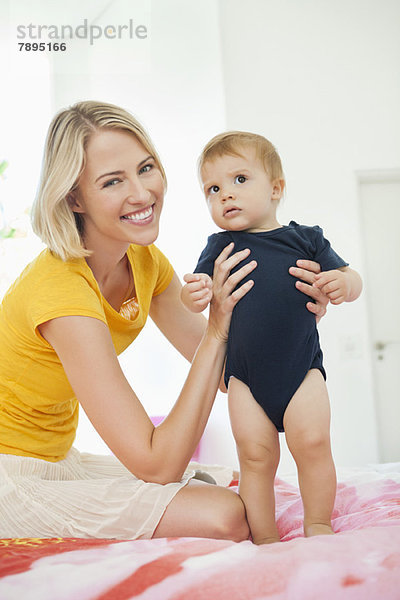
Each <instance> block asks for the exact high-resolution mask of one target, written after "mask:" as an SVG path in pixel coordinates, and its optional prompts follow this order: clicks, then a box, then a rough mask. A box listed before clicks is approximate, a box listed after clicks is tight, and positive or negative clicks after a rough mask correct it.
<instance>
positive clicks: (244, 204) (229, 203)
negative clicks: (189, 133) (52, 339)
mask: <svg viewBox="0 0 400 600" xmlns="http://www.w3.org/2000/svg"><path fill="white" fill-rule="evenodd" d="M201 179H202V183H203V190H204V194H205V197H206V200H207V204H208V208H209V210H210V213H211V216H212V218H213V221H214V223H216V225H218V227H220V228H221V229H225V230H229V231H248V232H250V233H256V232H259V231H266V230H270V229H275V228H276V227H279V223H278V222H277V220H276V209H277V206H278V203H279V200H280V198H281V197H282V194H283V186H284V182H283V181H282V180H277V181H275V182H272V181H271V180H270V178H269V176H268V174H267V173H266V172H265V169H264V166H263V165H262V163H261V161H260V160H259V159H258V157H257V156H256V153H255V150H254V149H253V148H249V149H244V151H243V155H241V156H230V155H223V156H220V157H217V158H215V159H214V160H212V161H209V162H206V163H205V164H204V165H203V168H202V170H201Z"/></svg>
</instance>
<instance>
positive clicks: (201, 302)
mask: <svg viewBox="0 0 400 600" xmlns="http://www.w3.org/2000/svg"><path fill="white" fill-rule="evenodd" d="M183 280H184V281H185V282H186V285H184V286H183V288H182V291H181V300H182V302H183V304H184V305H185V306H186V308H187V309H188V310H190V311H191V312H196V313H197V312H202V311H203V310H204V309H205V308H207V306H208V305H209V304H210V302H211V298H212V279H211V277H210V276H209V275H207V274H206V273H187V274H186V275H184V277H183Z"/></svg>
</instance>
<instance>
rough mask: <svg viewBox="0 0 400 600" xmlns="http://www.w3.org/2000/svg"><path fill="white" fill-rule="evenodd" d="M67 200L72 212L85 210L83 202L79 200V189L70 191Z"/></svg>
mask: <svg viewBox="0 0 400 600" xmlns="http://www.w3.org/2000/svg"><path fill="white" fill-rule="evenodd" d="M67 202H68V206H69V207H70V209H71V210H72V212H75V213H83V212H85V211H84V210H83V207H82V205H81V203H80V202H79V193H78V190H73V191H72V192H69V194H68V196H67Z"/></svg>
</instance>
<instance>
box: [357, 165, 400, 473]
mask: <svg viewBox="0 0 400 600" xmlns="http://www.w3.org/2000/svg"><path fill="white" fill-rule="evenodd" d="M360 199H361V214H362V227H363V235H364V244H365V248H364V251H365V258H366V271H367V272H366V274H365V293H366V294H367V302H368V309H369V319H370V327H371V338H372V348H371V352H372V358H373V367H374V382H375V390H374V393H375V403H376V415H377V421H378V423H377V425H378V443H379V450H380V460H381V461H382V462H395V461H400V172H397V171H395V172H393V171H392V172H390V171H389V172H386V173H385V172H384V171H383V172H381V173H376V174H375V175H370V176H367V175H364V176H362V175H361V176H360Z"/></svg>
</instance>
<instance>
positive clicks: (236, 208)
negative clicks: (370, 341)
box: [181, 131, 362, 544]
mask: <svg viewBox="0 0 400 600" xmlns="http://www.w3.org/2000/svg"><path fill="white" fill-rule="evenodd" d="M199 172H200V178H201V181H202V184H203V190H204V193H205V197H206V201H207V204H208V208H209V210H210V213H211V216H212V218H213V220H214V222H215V224H216V225H218V227H220V228H221V229H223V230H225V231H222V232H220V233H217V234H214V235H211V236H210V237H209V238H208V243H207V246H206V248H205V249H204V250H203V252H202V254H201V256H200V259H199V262H198V264H197V267H196V269H195V272H194V274H188V275H185V277H184V280H185V282H186V285H185V286H184V287H183V289H182V295H181V298H182V301H183V303H184V304H185V306H186V307H187V308H188V309H189V310H191V311H194V312H201V311H203V310H204V309H205V308H206V307H207V305H208V304H209V302H210V300H211V297H212V274H213V266H214V260H215V259H216V258H217V256H218V255H219V254H220V252H221V250H222V249H223V248H225V247H226V246H227V245H228V244H229V243H230V242H234V249H235V251H238V250H242V249H245V248H249V249H250V250H251V253H250V256H249V259H248V260H249V261H250V260H256V262H257V265H258V266H257V268H256V269H255V270H254V271H253V272H252V273H251V275H250V276H249V277H248V279H250V278H251V279H252V280H253V281H254V287H253V289H252V290H251V291H250V292H249V293H248V294H247V295H246V296H245V297H244V298H243V299H242V300H241V301H240V302H239V303H238V304H237V306H236V307H235V310H234V312H233V316H232V322H231V327H230V331H229V339H228V349H227V360H226V369H225V384H226V386H227V387H228V403H229V414H230V419H231V424H232V431H233V435H234V438H235V441H236V445H237V449H238V457H239V462H240V486H239V493H240V495H241V497H242V499H243V501H244V503H245V506H246V512H247V518H248V522H249V526H250V529H251V533H252V538H253V541H254V543H256V544H264V543H271V542H275V541H279V533H278V529H277V526H276V522H275V497H274V479H275V474H276V470H277V467H278V463H279V457H280V447H279V436H278V432H280V431H284V432H285V436H286V440H287V444H288V447H289V450H290V452H291V453H292V455H293V457H294V460H295V462H296V465H297V470H298V478H299V486H300V492H301V496H302V500H303V506H304V533H305V535H306V536H313V535H319V534H331V533H333V531H332V525H331V515H332V510H333V505H334V500H335V494H336V472H335V466H334V463H333V459H332V453H331V445H330V406H329V398H328V393H327V389H326V384H325V378H326V375H325V370H324V367H323V364H322V352H321V348H320V345H319V338H318V331H317V328H316V320H315V316H314V315H313V314H312V313H311V312H309V311H308V310H307V309H306V307H305V300H304V295H303V294H302V293H301V292H300V291H299V290H298V289H297V288H296V286H295V285H294V284H293V277H292V276H291V275H290V274H289V268H290V267H291V266H292V265H294V264H296V261H297V259H299V258H302V259H308V260H313V261H316V262H318V263H319V264H320V266H321V271H322V272H321V273H319V274H318V275H316V276H315V283H314V285H315V286H317V287H319V288H320V289H321V290H322V291H323V292H324V293H325V294H327V296H328V297H329V300H330V302H331V303H332V304H341V303H342V302H351V301H353V300H355V299H356V298H358V296H359V295H360V293H361V288H362V283H361V278H360V276H359V275H358V273H356V271H353V270H352V269H350V268H349V267H348V263H346V262H345V261H344V260H343V259H342V258H340V257H339V256H338V255H337V254H336V252H334V250H333V249H332V248H331V246H330V244H329V242H328V241H327V240H326V239H325V238H324V236H323V232H322V230H321V229H320V228H319V227H318V226H315V227H307V226H304V225H298V224H297V223H295V222H294V221H291V222H290V223H289V225H286V226H282V225H280V224H279V222H278V221H277V218H276V210H277V207H278V204H279V201H280V199H281V198H282V195H283V191H284V188H285V179H284V174H283V170H282V165H281V160H280V157H279V155H278V153H277V151H276V149H275V147H274V146H273V145H272V144H271V143H270V142H269V141H268V140H266V139H265V138H264V137H262V136H260V135H256V134H252V133H246V132H235V131H233V132H228V133H223V134H220V135H218V136H216V137H214V138H213V139H212V140H211V141H210V142H209V143H208V144H207V145H206V147H205V148H204V150H203V153H202V155H201V157H200V161H199ZM244 281H245V280H243V282H244ZM243 282H242V283H243Z"/></svg>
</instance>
